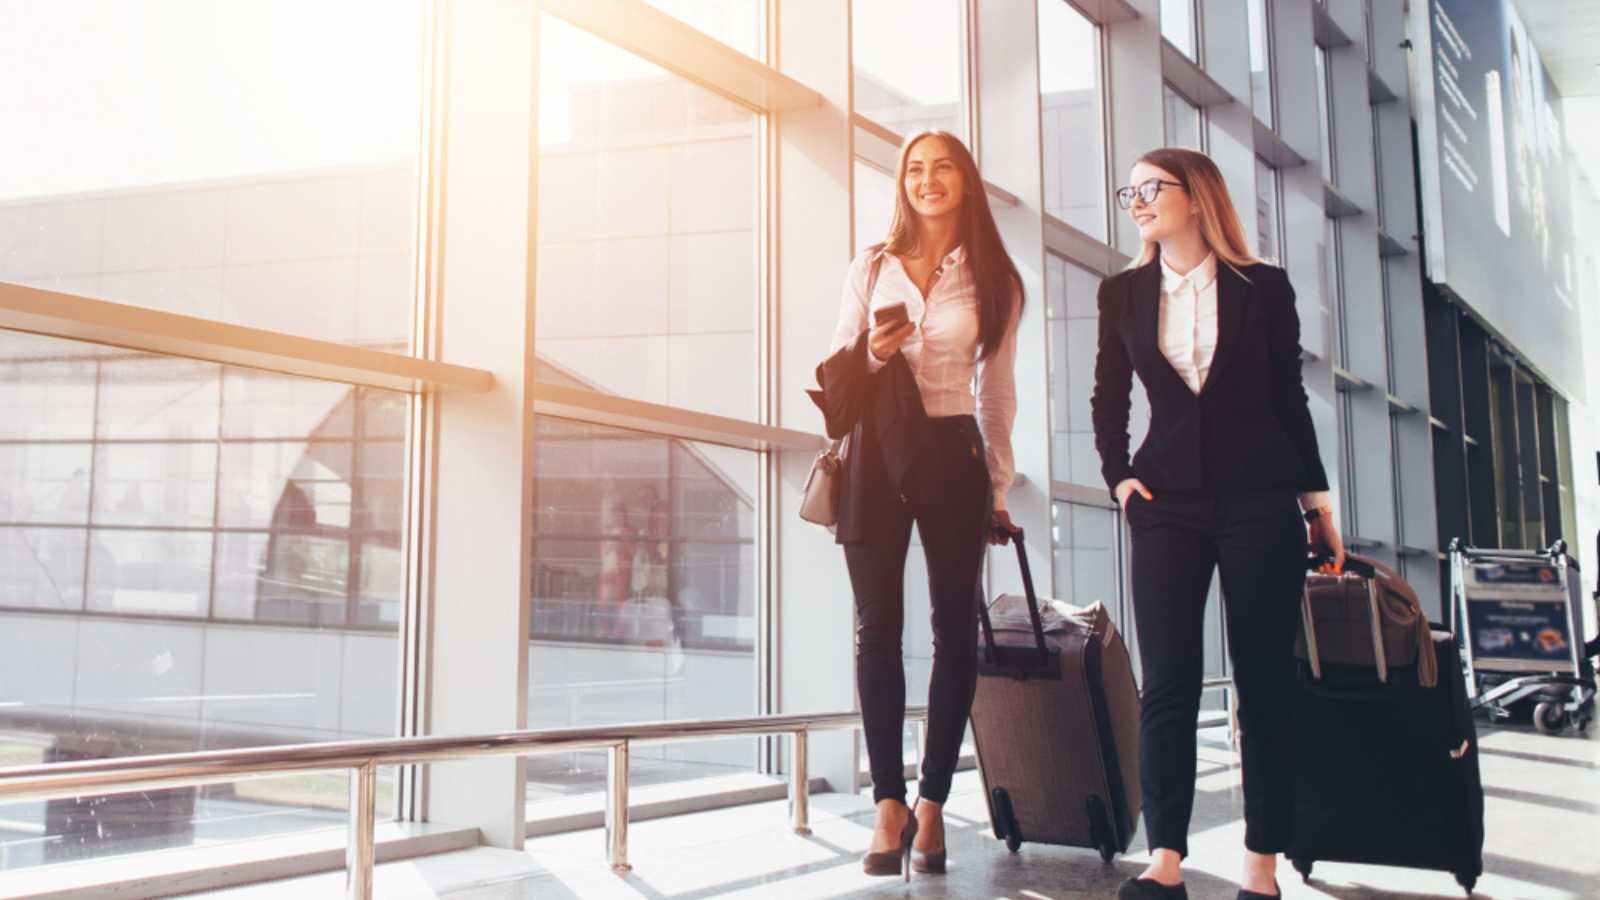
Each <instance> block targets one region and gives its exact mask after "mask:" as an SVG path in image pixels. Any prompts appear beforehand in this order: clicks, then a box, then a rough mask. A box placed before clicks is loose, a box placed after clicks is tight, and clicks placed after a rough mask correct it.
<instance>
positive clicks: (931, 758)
mask: <svg viewBox="0 0 1600 900" xmlns="http://www.w3.org/2000/svg"><path fill="white" fill-rule="evenodd" d="M914 480H915V482H916V484H914V485H913V486H912V488H913V489H912V490H910V491H908V492H907V494H906V496H905V497H901V496H898V495H895V494H894V493H893V492H892V491H890V490H888V489H887V486H886V488H885V490H884V496H882V497H881V498H878V499H877V500H876V501H875V502H881V503H884V504H889V506H888V507H887V508H889V509H892V510H894V514H893V515H889V516H886V517H885V521H886V522H888V523H889V524H888V525H887V526H886V527H884V528H883V529H882V530H881V532H880V533H876V534H874V535H872V537H871V538H870V539H869V540H867V541H863V542H859V543H850V544H845V545H844V558H845V564H846V565H847V566H848V567H849V569H850V584H851V587H852V588H854V590H855V599H856V691H857V692H858V694H859V696H860V699H861V718H862V727H863V730H865V732H866V736H867V757H868V760H869V762H870V765H871V769H872V799H873V801H874V802H877V801H879V800H883V799H885V798H893V799H897V800H902V801H903V800H905V797H906V780H905V768H904V762H903V760H902V756H901V734H902V733H903V731H904V728H905V712H906V679H905V664H904V661H903V657H902V655H901V646H900V635H901V630H902V627H903V624H904V621H905V568H906V552H907V550H908V548H909V546H910V543H911V525H912V523H913V522H915V523H916V526H917V532H918V534H919V535H920V537H921V539H922V550H923V554H924V555H925V556H926V558H927V563H928V591H929V595H930V596H931V598H932V607H933V674H932V678H931V680H930V682H929V685H928V731H927V741H926V748H925V750H924V753H923V759H922V780H921V781H920V783H919V784H918V795H919V796H921V797H926V798H927V799H928V800H930V801H932V802H935V803H943V802H944V801H945V799H946V798H947V797H948V796H949V795H950V779H951V777H952V776H953V775H954V774H955V768H956V761H957V759H958V758H959V756H960V753H961V737H962V735H963V734H965V732H966V729H967V716H968V714H969V713H970V712H971V711H972V696H973V693H974V692H975V691H976V689H977V684H978V643H977V634H978V632H977V629H978V606H977V604H978V598H979V596H980V585H979V582H978V576H979V572H980V571H981V568H982V564H983V557H984V548H985V546H986V544H987V540H988V533H989V517H990V509H991V505H992V499H991V494H990V490H991V488H990V483H989V469H988V464H987V462H986V461H985V458H984V449H983V438H982V437H981V435H980V434H979V432H978V425H977V421H976V420H975V419H973V417H972V416H948V417H941V418H936V419H932V420H931V425H930V428H929V440H928V441H927V443H926V444H925V446H924V456H923V457H922V458H921V459H919V460H918V461H917V466H916V469H915V472H914Z"/></svg>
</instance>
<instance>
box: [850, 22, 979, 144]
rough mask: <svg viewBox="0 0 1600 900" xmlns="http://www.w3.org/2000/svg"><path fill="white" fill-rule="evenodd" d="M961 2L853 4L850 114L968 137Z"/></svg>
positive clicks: (895, 127) (890, 125)
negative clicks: (851, 97) (963, 72)
mask: <svg viewBox="0 0 1600 900" xmlns="http://www.w3.org/2000/svg"><path fill="white" fill-rule="evenodd" d="M962 8H963V4H962V3H961V2H960V0H872V2H866V3H852V4H851V5H850V34H851V40H852V45H851V46H852V53H853V58H852V60H851V62H852V63H853V71H854V73H855V74H854V78H855V104H856V106H855V111H856V113H857V114H858V115H862V116H865V117H866V118H868V119H871V120H872V121H873V122H876V123H877V124H879V125H882V126H883V127H884V128H887V129H889V130H890V131H893V132H894V133H896V134H900V135H908V134H911V133H913V132H916V131H919V130H921V129H924V128H937V129H940V130H942V131H948V132H950V133H952V134H955V135H958V136H960V137H961V138H962V139H963V140H969V139H970V137H971V136H970V135H968V134H967V133H966V121H967V119H966V114H965V112H964V110H963V104H964V102H965V97H966V88H965V83H964V77H963V75H962V56H963V53H962V47H963V46H964V40H965V39H964V37H963V31H962Z"/></svg>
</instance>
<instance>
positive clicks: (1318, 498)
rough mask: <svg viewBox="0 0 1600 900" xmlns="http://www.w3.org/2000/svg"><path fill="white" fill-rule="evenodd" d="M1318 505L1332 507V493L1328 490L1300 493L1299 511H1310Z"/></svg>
mask: <svg viewBox="0 0 1600 900" xmlns="http://www.w3.org/2000/svg"><path fill="white" fill-rule="evenodd" d="M1319 506H1326V507H1329V508H1330V509H1331V508H1332V507H1333V501H1332V495H1331V494H1330V493H1329V492H1328V491H1306V492H1304V493H1302V494H1301V495H1300V511H1301V512H1310V511H1311V510H1313V509H1316V508H1317V507H1319Z"/></svg>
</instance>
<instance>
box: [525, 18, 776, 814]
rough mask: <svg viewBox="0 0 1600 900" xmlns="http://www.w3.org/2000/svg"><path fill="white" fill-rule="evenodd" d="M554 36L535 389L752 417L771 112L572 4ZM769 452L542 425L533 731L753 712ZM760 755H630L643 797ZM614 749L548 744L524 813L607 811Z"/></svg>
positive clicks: (710, 747) (543, 140)
mask: <svg viewBox="0 0 1600 900" xmlns="http://www.w3.org/2000/svg"><path fill="white" fill-rule="evenodd" d="M745 6H750V7H751V8H753V7H754V4H745V5H738V4H736V5H735V9H734V12H733V13H728V11H726V10H724V11H722V12H720V13H719V14H718V16H724V15H732V16H733V18H732V21H733V22H734V23H736V24H737V23H742V22H744V21H745V18H744V10H745ZM678 7H681V8H682V9H681V10H680V11H681V12H685V13H691V12H693V13H697V18H694V19H692V20H691V21H692V22H693V23H694V24H697V25H698V26H700V27H702V28H703V29H704V30H712V27H711V26H714V25H717V24H719V23H722V24H726V22H727V19H726V18H719V17H718V16H711V15H710V13H709V11H704V10H701V9H700V7H696V6H695V5H693V4H687V5H686V4H676V6H675V7H673V8H678ZM700 12H704V13H705V14H704V15H698V13H700ZM741 27H743V26H742V25H741ZM540 29H541V30H540V46H541V54H540V97H539V101H540V110H539V116H540V119H539V134H540V147H539V170H538V171H539V210H538V215H539V232H538V253H539V265H538V279H539V282H538V303H537V322H538V324H537V329H536V334H537V339H536V342H535V351H536V354H537V365H538V377H539V380H540V381H541V382H545V383H550V384H557V385H564V386H569V387H578V388H586V389H590V390H595V391H600V392H603V393H608V394H617V395H620V396H622V397H626V398H629V399H635V400H646V401H650V402H653V403H658V404H664V405H667V406H670V407H673V408H676V409H683V410H692V411H695V412H706V413H714V414H717V415H721V416H725V417H729V418H732V419H741V420H751V419H754V418H755V416H756V385H757V383H758V381H759V379H758V373H757V371H756V346H757V338H756V309H757V298H758V296H759V292H758V289H757V281H756V277H757V276H756V271H757V229H756V223H757V216H758V214H759V209H760V202H759V194H758V190H757V186H756V160H757V146H756V136H757V131H758V128H759V127H760V117H759V116H758V115H757V114H755V113H753V112H751V111H750V110H748V109H747V108H745V107H743V106H740V105H738V104H736V103H733V102H732V101H730V100H727V99H724V98H723V97H722V96H721V95H719V94H717V93H715V92H713V91H712V90H710V89H709V88H707V87H704V86H702V85H699V84H697V83H695V82H693V81H690V80H689V79H686V78H684V77H682V76H679V75H674V74H671V73H669V72H667V71H666V70H664V69H661V68H660V67H658V66H656V65H654V64H652V63H649V62H646V61H645V60H643V59H641V58H639V57H637V56H635V55H633V54H631V53H629V52H627V51H625V50H622V49H621V48H619V47H616V46H614V45H611V44H609V43H607V42H605V41H604V40H602V39H601V38H599V37H596V36H594V35H592V34H590V33H588V32H586V31H584V30H582V29H579V28H577V27H575V26H573V25H570V24H568V23H566V22H564V21H562V20H560V19H557V18H555V17H553V16H549V15H546V16H545V17H544V18H543V20H542V21H541V23H540ZM712 33H713V34H718V33H719V32H717V31H712ZM758 459H759V457H758V454H756V453H754V452H750V451H744V450H733V449H729V448H726V447H720V446H715V445H711V444H704V443H697V442H692V441H683V440H677V439H673V438H669V437H664V436H659V435H651V434H647V433H641V432H633V431H624V430H620V429H616V428H611V427H604V426H600V425H593V424H586V423H583V422H578V421H572V420H563V419H556V418H550V417H542V418H540V419H539V420H538V422H537V425H536V437H535V459H534V474H533V479H534V484H533V490H534V495H535V504H536V510H537V511H536V514H535V521H534V526H535V532H536V543H535V546H534V557H535V561H534V577H533V589H532V590H533V594H532V596H531V597H530V598H529V602H530V603H531V610H530V612H531V615H530V621H531V629H532V630H531V633H530V634H529V641H530V643H529V650H528V653H529V657H528V659H529V699H528V707H529V708H528V724H529V727H531V728H544V727H564V726H569V725H595V724H617V723H624V722H642V721H654V720H664V719H703V718H724V717H730V716H741V715H752V714H754V713H755V711H756V695H757V683H756V667H755V666H756V664H755V636H756V635H755V631H756V628H755V622H756V612H755V604H756V602H757V598H758V597H759V595H760V594H759V592H758V590H757V579H756V568H755V524H754V522H755V501H754V497H755V493H756V473H757V469H758ZM755 762H756V757H755V751H754V744H753V742H752V741H751V740H750V739H747V738H746V739H738V740H733V741H720V742H713V743H709V744H694V745H686V744H672V745H666V746H660V747H653V748H651V747H645V748H640V749H639V750H638V751H636V752H635V753H634V761H633V769H634V779H635V783H636V784H637V785H639V786H640V787H641V789H646V790H648V786H649V785H652V784H659V783H662V782H681V781H684V780H698V779H713V778H717V777H719V776H724V775H729V774H737V773H741V772H742V773H746V774H748V773H750V772H751V771H752V769H753V767H754V765H755ZM604 764H605V755H604V753H603V752H597V753H587V754H564V755H557V756H535V757H531V758H530V760H529V764H528V765H529V776H528V778H529V784H528V792H529V799H530V807H529V816H530V817H531V818H541V817H546V816H551V815H558V814H561V813H563V812H567V811H569V810H571V809H576V808H582V809H596V808H599V807H600V805H601V796H602V791H603V789H604V784H605V765H604Z"/></svg>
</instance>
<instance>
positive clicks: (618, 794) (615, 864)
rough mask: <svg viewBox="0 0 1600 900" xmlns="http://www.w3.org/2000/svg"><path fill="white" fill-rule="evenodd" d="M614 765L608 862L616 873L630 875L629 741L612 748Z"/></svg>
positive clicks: (609, 797) (611, 769) (608, 808)
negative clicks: (628, 872)
mask: <svg viewBox="0 0 1600 900" xmlns="http://www.w3.org/2000/svg"><path fill="white" fill-rule="evenodd" d="M610 756H611V765H610V767H609V770H608V771H607V772H606V859H607V861H609V862H610V863H611V870H612V871H613V872H626V871H628V870H629V869H631V868H633V867H632V866H630V865H628V742H627V741H623V742H622V743H620V744H616V745H615V746H613V747H612V748H611V752H610Z"/></svg>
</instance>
